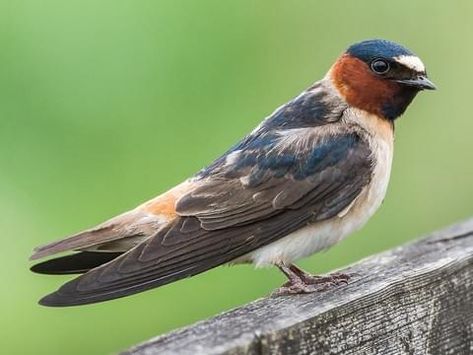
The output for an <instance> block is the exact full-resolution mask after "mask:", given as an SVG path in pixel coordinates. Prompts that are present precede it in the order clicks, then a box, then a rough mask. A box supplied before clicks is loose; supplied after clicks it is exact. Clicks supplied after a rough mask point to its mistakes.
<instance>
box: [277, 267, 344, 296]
mask: <svg viewBox="0 0 473 355" xmlns="http://www.w3.org/2000/svg"><path fill="white" fill-rule="evenodd" d="M276 266H277V267H278V268H279V270H281V271H282V272H283V273H284V275H286V277H287V278H288V281H287V282H286V283H285V284H283V285H282V286H281V287H280V288H278V289H277V290H276V291H275V292H274V293H273V294H274V295H276V296H279V295H289V294H300V293H312V292H320V291H325V290H327V289H328V288H330V287H332V286H338V285H341V284H347V283H348V280H349V278H350V276H349V275H345V274H330V275H328V276H316V275H310V274H308V273H307V272H305V271H304V270H302V269H300V268H298V267H297V266H296V265H294V264H290V265H286V264H284V263H279V264H277V265H276Z"/></svg>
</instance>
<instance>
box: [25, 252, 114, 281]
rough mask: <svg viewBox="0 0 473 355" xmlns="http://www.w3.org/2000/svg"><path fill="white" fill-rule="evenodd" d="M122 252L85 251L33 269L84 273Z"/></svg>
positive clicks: (46, 272)
mask: <svg viewBox="0 0 473 355" xmlns="http://www.w3.org/2000/svg"><path fill="white" fill-rule="evenodd" d="M121 254H123V253H121V252H113V253H112V252H93V251H83V252H80V253H76V254H72V255H66V256H62V257H59V258H55V259H51V260H47V261H44V262H42V263H39V264H36V265H33V266H32V267H31V271H33V272H36V273H38V274H49V275H67V274H83V273H84V272H87V271H89V270H91V269H93V268H96V267H97V266H100V265H102V264H105V263H108V262H109V261H112V260H113V259H115V258H116V257H118V256H120V255H121Z"/></svg>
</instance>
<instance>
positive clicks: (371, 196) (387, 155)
mask: <svg viewBox="0 0 473 355" xmlns="http://www.w3.org/2000/svg"><path fill="white" fill-rule="evenodd" d="M385 133H386V132H384V134H380V135H377V136H375V137H373V138H372V139H371V142H370V144H371V147H372V149H373V154H374V158H375V162H376V163H375V167H374V171H373V177H372V179H371V182H370V184H369V185H368V186H367V187H366V188H365V189H364V190H363V191H362V192H361V194H360V195H359V196H358V197H357V198H356V200H355V201H354V202H353V203H352V204H351V205H350V206H349V207H348V208H347V209H345V210H344V211H343V212H341V213H339V215H338V216H336V217H334V218H331V219H330V220H326V221H322V222H319V223H316V224H313V225H310V226H307V227H304V228H302V229H300V230H298V231H296V232H293V233H291V234H289V235H288V236H286V237H284V238H282V239H280V240H278V241H276V242H274V243H272V244H269V245H267V246H264V247H262V248H260V249H257V250H255V251H253V252H251V253H250V254H248V255H246V256H245V257H244V258H242V259H241V261H244V260H245V261H250V262H252V263H254V264H255V265H256V266H265V265H274V264H275V263H279V262H284V263H287V264H288V263H292V262H293V261H295V260H297V259H300V258H303V257H306V256H309V255H311V254H314V253H316V252H318V251H321V250H323V249H327V248H329V247H331V246H332V245H334V244H336V243H338V242H339V241H340V240H342V239H343V238H345V237H346V236H348V235H349V234H351V233H353V232H355V231H356V230H358V229H360V228H361V227H362V226H363V225H364V224H365V223H366V222H367V221H368V220H369V219H370V218H371V216H373V214H374V213H375V212H376V210H377V209H378V208H379V206H380V205H381V203H382V202H383V199H384V196H385V194H386V190H387V187H388V182H389V176H390V173H391V162H392V155H393V135H392V131H391V133H390V134H387V135H386V134H385ZM237 262H238V261H237Z"/></svg>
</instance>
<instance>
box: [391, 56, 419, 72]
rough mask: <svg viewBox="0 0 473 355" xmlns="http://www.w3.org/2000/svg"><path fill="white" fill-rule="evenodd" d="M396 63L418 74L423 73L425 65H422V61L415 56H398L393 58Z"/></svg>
mask: <svg viewBox="0 0 473 355" xmlns="http://www.w3.org/2000/svg"><path fill="white" fill-rule="evenodd" d="M393 59H394V60H395V61H396V62H398V63H399V64H401V65H404V66H405V67H407V68H409V69H411V70H414V71H416V72H418V73H424V72H425V65H424V63H422V61H421V60H420V59H419V57H418V56H415V55H400V56H397V57H394V58H393Z"/></svg>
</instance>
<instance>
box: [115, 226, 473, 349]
mask: <svg viewBox="0 0 473 355" xmlns="http://www.w3.org/2000/svg"><path fill="white" fill-rule="evenodd" d="M343 272H348V273H353V274H354V275H355V276H354V277H353V278H352V280H351V282H350V283H349V284H348V285H347V286H343V287H338V288H336V289H333V290H329V291H327V292H322V293H315V294H310V295H300V296H299V295H298V296H286V297H273V298H272V297H270V298H265V299H261V300H257V301H255V302H252V303H250V304H248V305H245V306H243V307H240V308H237V309H234V310H232V311H229V312H226V313H223V314H220V315H218V316H216V317H214V318H211V319H208V320H205V321H201V322H198V323H196V324H194V325H191V326H189V327H187V328H183V329H180V330H176V331H173V332H171V333H168V334H165V335H162V336H159V337H157V338H154V339H151V340H149V341H147V342H144V343H143V344H139V345H137V346H135V347H133V348H131V349H129V350H127V351H125V352H123V354H130V355H131V354H133V355H151V354H193V355H195V354H205V355H207V354H364V355H365V354H473V219H472V220H469V221H466V222H464V223H460V224H457V225H454V226H452V227H449V228H447V229H444V230H442V231H439V232H435V233H433V234H431V235H430V236H428V237H426V238H423V239H421V240H418V241H416V242H414V243H410V244H407V245H404V246H401V247H398V248H395V249H393V250H389V251H386V252H383V253H381V254H378V255H374V256H371V257H369V258H367V259H364V260H362V261H360V262H358V263H357V264H355V265H352V266H350V267H348V268H346V269H344V270H343Z"/></svg>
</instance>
